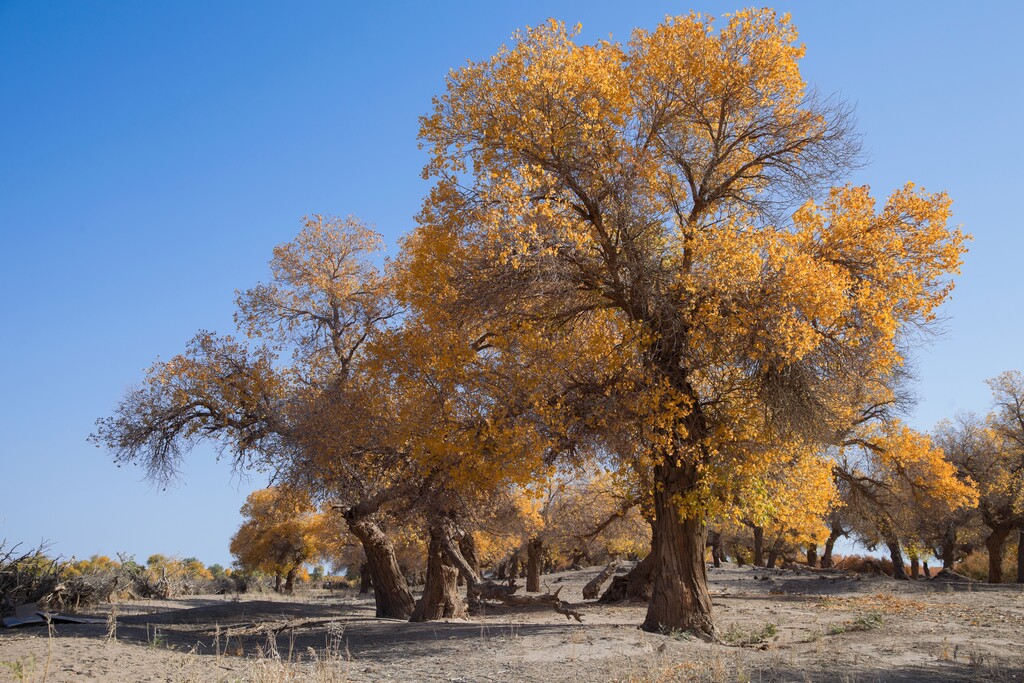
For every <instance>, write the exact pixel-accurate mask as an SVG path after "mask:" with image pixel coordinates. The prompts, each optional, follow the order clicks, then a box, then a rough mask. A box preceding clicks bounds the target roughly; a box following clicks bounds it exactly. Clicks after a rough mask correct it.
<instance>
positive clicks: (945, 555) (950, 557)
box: [939, 524, 956, 571]
mask: <svg viewBox="0 0 1024 683" xmlns="http://www.w3.org/2000/svg"><path fill="white" fill-rule="evenodd" d="M939 559H940V560H942V568H943V569H948V570H949V571H953V564H954V563H955V562H956V527H955V526H953V525H952V524H950V525H949V526H948V527H946V531H945V533H943V534H942V553H941V555H940V557H939Z"/></svg>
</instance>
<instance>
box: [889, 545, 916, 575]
mask: <svg viewBox="0 0 1024 683" xmlns="http://www.w3.org/2000/svg"><path fill="white" fill-rule="evenodd" d="M885 547H887V548H888V549H889V557H890V558H891V559H892V578H894V579H899V580H900V581H909V580H910V577H909V576H907V569H906V567H904V566H903V552H902V551H901V550H900V542H899V541H897V540H894V539H889V540H886V542H885Z"/></svg>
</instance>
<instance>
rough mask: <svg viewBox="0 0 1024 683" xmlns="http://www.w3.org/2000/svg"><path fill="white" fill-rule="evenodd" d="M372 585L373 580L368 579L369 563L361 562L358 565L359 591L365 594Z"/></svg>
mask: <svg viewBox="0 0 1024 683" xmlns="http://www.w3.org/2000/svg"><path fill="white" fill-rule="evenodd" d="M372 587H373V581H371V580H370V563H369V562H363V564H362V565H361V566H360V567H359V593H360V594H361V595H365V594H366V593H369V592H370V588H372Z"/></svg>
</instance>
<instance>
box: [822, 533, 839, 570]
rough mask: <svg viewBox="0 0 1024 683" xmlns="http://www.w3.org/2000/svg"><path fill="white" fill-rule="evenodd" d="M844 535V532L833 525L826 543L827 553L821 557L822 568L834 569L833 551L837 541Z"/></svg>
mask: <svg viewBox="0 0 1024 683" xmlns="http://www.w3.org/2000/svg"><path fill="white" fill-rule="evenodd" d="M842 535H843V530H842V529H841V528H839V527H838V526H836V525H833V526H832V528H831V530H830V531H829V533H828V540H827V541H825V552H824V553H822V555H821V568H822V569H831V568H832V550H833V549H834V548H835V547H836V541H838V540H839V537H840V536H842Z"/></svg>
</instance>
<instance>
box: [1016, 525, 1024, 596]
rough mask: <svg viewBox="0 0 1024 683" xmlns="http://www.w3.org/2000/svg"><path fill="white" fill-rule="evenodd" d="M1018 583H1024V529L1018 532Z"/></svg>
mask: <svg viewBox="0 0 1024 683" xmlns="http://www.w3.org/2000/svg"><path fill="white" fill-rule="evenodd" d="M1017 583H1024V529H1022V530H1021V531H1018V532H1017Z"/></svg>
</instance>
